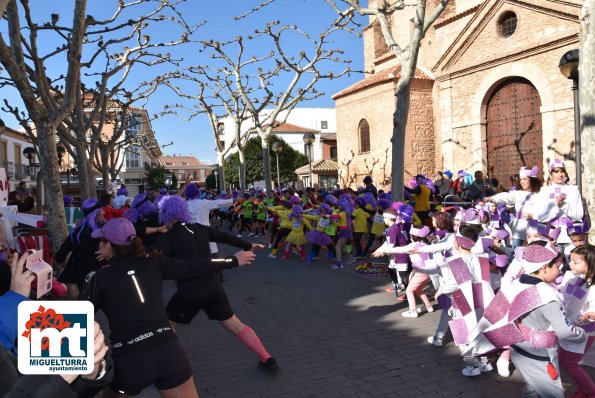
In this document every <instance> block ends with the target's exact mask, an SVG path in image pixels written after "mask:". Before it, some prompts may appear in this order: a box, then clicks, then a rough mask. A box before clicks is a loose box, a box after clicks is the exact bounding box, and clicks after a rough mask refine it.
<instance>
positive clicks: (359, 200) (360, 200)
mask: <svg viewBox="0 0 595 398" xmlns="http://www.w3.org/2000/svg"><path fill="white" fill-rule="evenodd" d="M355 204H356V205H357V207H366V205H367V204H368V201H367V200H366V198H364V197H363V196H359V197H357V198H356V199H355Z"/></svg>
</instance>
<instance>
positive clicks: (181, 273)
mask: <svg viewBox="0 0 595 398" xmlns="http://www.w3.org/2000/svg"><path fill="white" fill-rule="evenodd" d="M92 236H93V237H94V238H99V239H100V243H99V253H100V256H101V257H102V258H103V259H104V260H106V261H107V262H108V265H106V266H104V267H102V268H100V269H99V270H97V272H96V273H95V277H94V280H93V281H92V282H90V284H91V283H92V288H90V287H89V286H85V287H84V289H83V291H90V293H89V296H90V299H91V301H92V302H93V304H94V306H95V310H99V309H102V310H103V312H104V313H105V314H106V316H107V319H108V321H109V327H110V330H111V333H110V341H111V343H112V355H113V359H114V370H115V375H114V380H113V382H112V383H111V384H110V389H106V390H105V391H104V397H111V396H116V395H117V394H118V393H120V394H127V395H136V394H138V393H140V392H141V390H142V389H143V388H145V387H147V386H149V385H151V384H155V386H156V387H157V389H158V390H160V391H161V390H169V391H168V392H167V396H168V397H184V398H186V397H198V393H197V391H196V386H195V385H194V380H193V377H192V369H191V367H190V364H189V362H188V359H187V358H186V356H185V355H184V351H183V350H182V347H181V345H180V343H179V341H178V338H177V336H176V334H175V333H174V331H173V330H172V328H171V326H170V324H169V320H168V318H167V314H166V311H165V308H164V306H163V301H162V300H163V299H162V281H163V280H164V279H174V280H179V279H187V278H192V277H195V276H201V277H208V276H212V275H213V274H214V272H215V271H217V270H218V269H225V268H233V267H237V266H238V265H245V264H249V263H250V262H252V260H253V259H254V253H252V252H237V253H236V254H235V255H234V256H230V257H228V258H224V259H210V258H209V256H208V254H207V256H206V258H194V259H193V260H192V261H182V260H177V259H173V258H170V257H166V256H152V257H147V256H146V254H145V252H144V247H143V246H142V243H141V242H140V239H138V238H137V237H136V233H135V230H134V226H133V225H132V223H130V221H128V220H127V219H124V218H117V219H113V220H110V221H109V222H107V223H106V224H105V226H104V227H102V228H101V229H98V230H95V231H94V232H93V234H92ZM162 395H163V394H162Z"/></svg>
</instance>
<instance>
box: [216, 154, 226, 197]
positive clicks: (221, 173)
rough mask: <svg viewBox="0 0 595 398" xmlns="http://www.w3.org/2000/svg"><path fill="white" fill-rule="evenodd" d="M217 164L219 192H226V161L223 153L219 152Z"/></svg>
mask: <svg viewBox="0 0 595 398" xmlns="http://www.w3.org/2000/svg"><path fill="white" fill-rule="evenodd" d="M217 164H218V165H219V177H218V179H219V181H218V182H217V184H218V185H217V186H218V187H219V191H225V159H224V157H223V152H217Z"/></svg>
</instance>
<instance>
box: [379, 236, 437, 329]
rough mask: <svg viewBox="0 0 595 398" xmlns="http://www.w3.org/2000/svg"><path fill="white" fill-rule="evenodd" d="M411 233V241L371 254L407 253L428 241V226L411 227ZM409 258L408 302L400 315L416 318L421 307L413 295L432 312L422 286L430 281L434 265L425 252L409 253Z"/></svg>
mask: <svg viewBox="0 0 595 398" xmlns="http://www.w3.org/2000/svg"><path fill="white" fill-rule="evenodd" d="M409 234H410V235H411V241H412V242H411V243H410V244H408V245H405V246H401V247H392V248H391V247H385V248H383V249H382V250H380V249H379V250H377V251H376V252H374V254H373V256H374V257H377V256H379V255H382V254H397V253H401V254H405V253H409V252H411V251H413V250H415V249H417V248H419V247H422V246H425V245H427V243H428V235H429V234H430V228H428V227H427V226H423V227H422V228H415V227H411V229H410V230H409ZM410 260H411V263H412V266H413V272H412V273H411V275H410V278H409V284H408V285H407V289H406V290H405V292H406V294H407V296H406V297H407V302H408V303H409V309H408V310H407V311H405V312H403V313H402V314H401V315H402V316H403V317H405V318H417V314H418V312H421V311H422V309H421V308H419V309H418V308H417V304H416V302H415V296H416V295H417V296H418V297H419V298H420V300H421V301H422V302H423V304H424V305H425V306H426V311H428V312H434V308H433V307H432V304H431V303H430V300H429V299H428V296H427V294H426V293H424V290H423V289H424V287H425V286H426V284H427V283H428V282H429V281H430V276H429V272H433V271H435V270H436V266H435V265H433V264H432V261H431V258H430V256H429V255H427V254H423V255H420V254H411V255H410Z"/></svg>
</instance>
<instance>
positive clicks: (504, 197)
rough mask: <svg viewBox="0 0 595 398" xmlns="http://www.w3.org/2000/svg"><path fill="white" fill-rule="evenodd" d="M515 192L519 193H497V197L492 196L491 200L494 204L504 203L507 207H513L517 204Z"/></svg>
mask: <svg viewBox="0 0 595 398" xmlns="http://www.w3.org/2000/svg"><path fill="white" fill-rule="evenodd" d="M515 192H517V191H511V192H501V193H497V194H496V195H492V196H490V197H489V198H490V200H491V201H492V202H494V203H498V204H500V203H503V204H505V205H507V206H512V205H514V204H516V196H515V195H516V194H515Z"/></svg>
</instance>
